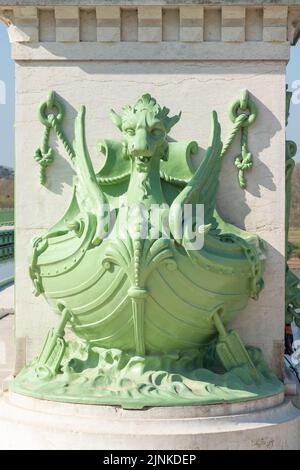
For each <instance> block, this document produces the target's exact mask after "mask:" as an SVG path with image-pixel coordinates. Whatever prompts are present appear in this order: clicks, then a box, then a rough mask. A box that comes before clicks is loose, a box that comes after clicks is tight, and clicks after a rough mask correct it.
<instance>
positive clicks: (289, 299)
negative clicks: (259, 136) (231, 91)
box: [285, 91, 300, 326]
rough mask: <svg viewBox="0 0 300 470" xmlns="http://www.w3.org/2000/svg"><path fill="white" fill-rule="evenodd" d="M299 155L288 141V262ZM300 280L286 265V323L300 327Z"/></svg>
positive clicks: (286, 227) (286, 147)
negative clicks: (294, 175) (293, 177)
mask: <svg viewBox="0 0 300 470" xmlns="http://www.w3.org/2000/svg"><path fill="white" fill-rule="evenodd" d="M291 98H292V92H290V91H287V92H286V125H287V123H288V118H289V109H290V102H291ZM296 153H297V145H296V144H295V142H293V141H291V140H287V141H286V144H285V192H286V193H285V194H286V208H285V240H286V245H285V256H286V261H288V260H289V258H290V257H291V255H292V252H293V245H292V244H291V243H290V242H289V241H288V235H289V225H290V224H289V220H290V209H291V196H292V175H293V171H294V168H295V161H294V157H295V155H296ZM299 283H300V279H299V278H298V276H296V274H294V273H293V272H292V271H291V270H290V269H289V266H288V264H287V263H286V273H285V322H286V323H287V324H289V323H291V322H292V321H293V320H295V321H296V323H297V324H298V325H299V326H300V311H297V310H298V309H300V288H299Z"/></svg>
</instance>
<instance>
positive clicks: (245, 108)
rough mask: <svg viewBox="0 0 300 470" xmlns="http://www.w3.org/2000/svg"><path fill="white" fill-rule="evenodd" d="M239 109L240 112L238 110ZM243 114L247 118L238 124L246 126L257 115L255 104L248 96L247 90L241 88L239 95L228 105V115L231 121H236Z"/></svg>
mask: <svg viewBox="0 0 300 470" xmlns="http://www.w3.org/2000/svg"><path fill="white" fill-rule="evenodd" d="M239 110H240V111H241V113H239V112H238V111H239ZM245 114H246V115H247V119H245V120H244V121H243V123H241V124H240V125H241V127H248V126H250V125H251V124H253V122H254V121H255V119H256V116H257V109H256V104H255V103H254V101H252V100H251V99H250V98H249V93H248V90H243V91H242V93H241V96H240V97H239V98H237V99H236V100H234V101H233V102H232V103H231V105H230V106H229V117H230V119H231V121H232V122H233V123H235V122H236V120H237V119H238V117H239V116H241V115H245Z"/></svg>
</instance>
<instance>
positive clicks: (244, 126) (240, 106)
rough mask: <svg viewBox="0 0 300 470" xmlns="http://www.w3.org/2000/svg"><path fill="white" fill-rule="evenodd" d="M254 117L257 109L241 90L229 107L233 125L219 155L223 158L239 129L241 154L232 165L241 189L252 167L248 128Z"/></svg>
mask: <svg viewBox="0 0 300 470" xmlns="http://www.w3.org/2000/svg"><path fill="white" fill-rule="evenodd" d="M256 116H257V109H256V105H255V103H254V101H252V100H251V99H250V98H249V92H248V90H242V92H241V95H240V97H239V98H237V99H236V100H234V101H233V102H232V103H231V105H230V106H229V117H230V120H231V121H232V123H233V128H232V130H231V132H230V134H229V136H228V137H227V140H226V142H225V144H224V147H223V150H222V153H221V157H223V156H224V155H225V153H226V152H227V150H228V149H229V147H230V146H231V144H232V142H233V141H234V138H235V136H236V135H237V133H238V131H239V130H240V129H241V143H240V148H241V152H240V154H239V155H237V157H236V158H235V159H234V164H235V166H236V168H237V170H238V181H239V185H240V187H241V188H242V189H245V188H246V186H247V180H246V178H245V171H247V170H250V169H251V168H252V166H253V156H252V153H251V152H249V149H248V127H249V126H250V125H251V124H253V123H254V121H255V119H256Z"/></svg>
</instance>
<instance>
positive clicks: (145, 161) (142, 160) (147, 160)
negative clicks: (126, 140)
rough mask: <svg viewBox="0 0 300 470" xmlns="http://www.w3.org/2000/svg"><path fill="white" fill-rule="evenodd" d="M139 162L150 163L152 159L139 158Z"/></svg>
mask: <svg viewBox="0 0 300 470" xmlns="http://www.w3.org/2000/svg"><path fill="white" fill-rule="evenodd" d="M138 160H139V161H140V162H141V163H149V162H150V157H138Z"/></svg>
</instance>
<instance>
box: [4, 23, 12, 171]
mask: <svg viewBox="0 0 300 470" xmlns="http://www.w3.org/2000/svg"><path fill="white" fill-rule="evenodd" d="M1 82H2V83H4V84H5V95H6V96H5V104H2V103H3V96H2V95H3V93H0V136H1V140H0V141H1V144H0V165H5V166H13V160H14V110H15V97H14V88H15V69H14V63H13V61H12V60H11V53H10V44H9V41H8V36H7V31H6V26H5V25H3V24H1V22H0V90H1V92H2V88H3V85H2V84H1Z"/></svg>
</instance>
